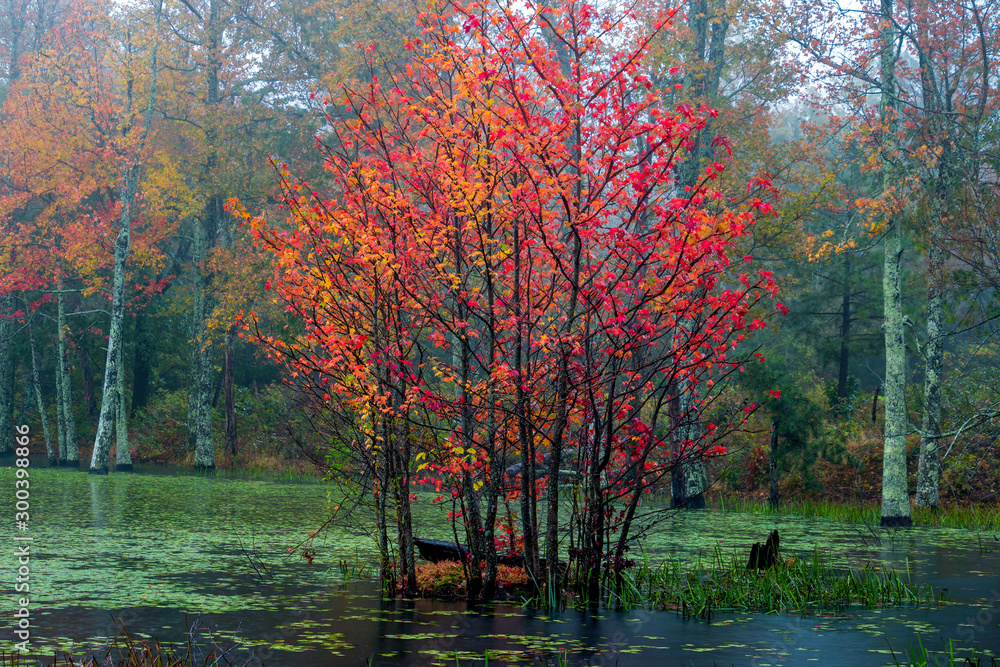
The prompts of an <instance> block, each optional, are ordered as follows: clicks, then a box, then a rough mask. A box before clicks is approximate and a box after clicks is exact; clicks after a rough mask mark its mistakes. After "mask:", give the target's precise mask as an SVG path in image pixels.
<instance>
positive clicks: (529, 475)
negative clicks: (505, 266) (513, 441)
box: [513, 223, 541, 582]
mask: <svg viewBox="0 0 1000 667" xmlns="http://www.w3.org/2000/svg"><path fill="white" fill-rule="evenodd" d="M520 232H521V227H520V225H518V224H516V223H515V224H514V252H513V257H514V282H513V289H514V295H513V297H514V320H515V322H516V327H517V329H516V331H515V333H514V363H515V364H516V365H517V387H516V388H515V390H514V416H515V418H516V419H517V441H518V448H519V449H520V451H521V533H522V535H523V538H524V562H525V564H526V566H527V570H528V575H529V577H531V579H532V581H535V582H537V581H538V577H539V576H540V574H541V573H540V572H539V554H538V537H537V535H536V533H535V528H536V527H537V526H538V523H537V521H535V512H534V507H533V500H534V495H535V448H534V439H533V438H532V437H531V434H530V432H529V425H528V399H527V383H528V362H527V360H526V359H525V349H524V347H525V346H524V336H525V329H526V322H525V318H524V312H523V309H522V305H521V299H522V295H521V292H522V289H523V288H522V280H523V275H522V266H521V265H522V255H521V238H520Z"/></svg>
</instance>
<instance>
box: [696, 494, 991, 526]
mask: <svg viewBox="0 0 1000 667" xmlns="http://www.w3.org/2000/svg"><path fill="white" fill-rule="evenodd" d="M709 506H710V507H713V508H716V509H720V510H725V511H729V512H745V513H748V514H767V515H773V514H799V515H802V516H816V517H820V518H824V519H833V520H835V521H848V522H852V523H869V524H878V522H879V519H880V509H879V506H878V505H877V504H874V503H854V502H849V501H835V500H822V499H805V500H790V501H787V502H782V503H781V505H780V506H779V507H778V509H774V508H773V507H771V505H770V503H768V502H767V501H760V500H748V499H744V498H718V499H715V500H713V501H711V502H710V503H709ZM912 517H913V523H914V524H915V525H918V526H936V527H941V528H970V529H980V530H1000V505H958V504H951V505H945V506H943V507H940V508H938V509H936V510H934V509H930V508H927V507H914V508H912Z"/></svg>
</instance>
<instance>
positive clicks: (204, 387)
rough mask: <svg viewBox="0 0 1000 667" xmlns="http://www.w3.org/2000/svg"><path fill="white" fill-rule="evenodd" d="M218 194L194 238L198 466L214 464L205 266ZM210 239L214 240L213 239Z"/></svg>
mask: <svg viewBox="0 0 1000 667" xmlns="http://www.w3.org/2000/svg"><path fill="white" fill-rule="evenodd" d="M215 204H216V201H215V198H214V197H213V198H211V199H210V200H209V203H208V205H207V206H206V211H205V218H206V219H205V220H201V221H196V222H195V240H194V262H195V271H194V300H193V301H194V303H193V310H192V319H193V321H194V325H195V337H194V340H193V348H192V350H191V393H192V394H193V395H189V396H188V401H189V403H190V402H191V401H193V405H190V404H189V406H188V414H189V419H190V421H189V422H188V428H189V429H190V432H191V433H192V434H193V438H192V439H193V441H194V467H195V469H196V470H211V469H213V468H215V440H214V438H213V434H212V393H213V391H212V390H213V388H214V387H213V383H212V359H213V356H214V355H213V352H214V350H213V348H212V339H211V333H210V331H209V326H208V318H209V316H210V315H211V312H212V305H211V294H210V292H209V289H210V288H209V284H210V282H211V276H210V273H209V269H208V268H207V267H206V266H205V261H206V259H207V258H208V252H209V249H210V246H211V245H212V244H213V240H214V236H215V217H216V215H215ZM210 239H211V240H210Z"/></svg>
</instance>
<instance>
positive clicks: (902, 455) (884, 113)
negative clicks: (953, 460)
mask: <svg viewBox="0 0 1000 667" xmlns="http://www.w3.org/2000/svg"><path fill="white" fill-rule="evenodd" d="M880 18H881V30H880V31H879V41H880V47H881V54H880V56H879V64H880V77H881V84H882V96H881V99H880V100H879V120H880V122H881V128H880V133H881V136H882V144H883V145H882V146H881V147H880V149H881V160H882V165H881V166H882V185H883V190H884V191H886V192H888V191H889V190H890V189H891V187H892V186H893V185H894V183H893V176H892V174H891V173H890V171H891V168H892V167H891V163H890V159H889V154H890V152H891V147H892V136H893V135H892V128H893V127H894V126H895V123H896V119H895V111H896V109H895V89H896V85H895V79H896V54H895V30H894V29H893V23H892V21H893V16H892V0H882V4H881V16H880ZM884 243H885V257H884V266H883V273H882V289H883V299H884V311H885V323H884V324H883V325H882V326H883V327H884V330H885V389H884V391H885V442H884V445H883V459H882V517H881V524H882V525H883V526H909V525H912V523H913V521H912V519H911V518H910V495H909V491H908V489H907V480H906V432H907V418H906V396H905V392H906V347H905V344H904V340H903V333H904V332H903V326H904V325H903V298H902V291H901V287H900V273H901V265H902V258H903V230H902V224H901V222H900V220H899V219H898V218H897V217H893V218H892V219H889V220H887V221H886V234H885V241H884Z"/></svg>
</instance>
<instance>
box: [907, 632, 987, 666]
mask: <svg viewBox="0 0 1000 667" xmlns="http://www.w3.org/2000/svg"><path fill="white" fill-rule="evenodd" d="M889 652H890V653H891V654H892V662H893V664H894V665H896V666H897V667H900V666H901V665H909V666H910V667H930V665H931V664H933V665H935V667H944V666H945V665H947V667H984V666H985V665H989V666H990V667H997V664H998V663H997V659H996V657H995V656H992V655H987V656H983V655H979V654H978V653H977V652H976V649H972V650H971V652H970V653H969V655H967V656H959V655H956V654H955V646H954V644H953V643H952V640H950V639H949V640H948V646H946V647H945V648H944V649H943V651H942V652H941V654H938V653H931V652H930V651H928V650H927V648H926V647H925V646H924V643H923V641H922V640H921V639H920V637H917V645H916V646H914V647H912V648H911V649H910V650H909V651H908V652H907V655H905V656H903V658H904V660H906V662H900V661H899V658H897V657H896V652H895V651H894V650H893V649H892V645H890V646H889ZM931 660H933V661H934V662H933V663H931ZM986 660H989V662H986Z"/></svg>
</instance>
